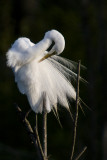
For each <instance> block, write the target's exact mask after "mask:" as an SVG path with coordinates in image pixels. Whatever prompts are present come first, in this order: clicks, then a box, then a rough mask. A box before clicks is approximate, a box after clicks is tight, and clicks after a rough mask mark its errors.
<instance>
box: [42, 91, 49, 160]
mask: <svg viewBox="0 0 107 160" xmlns="http://www.w3.org/2000/svg"><path fill="white" fill-rule="evenodd" d="M43 152H44V156H45V160H48V158H47V111H46V93H43Z"/></svg>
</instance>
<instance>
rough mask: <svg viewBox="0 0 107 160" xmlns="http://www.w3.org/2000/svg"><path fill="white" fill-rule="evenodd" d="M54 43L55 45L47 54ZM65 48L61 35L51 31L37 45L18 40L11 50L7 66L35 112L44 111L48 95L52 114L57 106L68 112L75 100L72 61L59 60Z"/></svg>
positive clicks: (48, 109) (47, 102) (47, 104)
mask: <svg viewBox="0 0 107 160" xmlns="http://www.w3.org/2000/svg"><path fill="white" fill-rule="evenodd" d="M52 42H54V43H55V44H54V45H53V47H52V48H51V49H50V51H47V49H49V47H50V46H51V44H52ZM64 48H65V40H64V37H63V35H62V34H61V33H59V32H58V31H56V30H51V31H48V32H46V33H45V36H44V38H43V39H42V40H41V41H40V42H39V43H37V44H34V43H32V42H31V41H30V40H29V39H28V38H24V37H22V38H18V39H17V40H16V41H15V42H14V44H13V45H12V47H11V48H10V49H9V50H8V52H7V54H6V56H7V66H8V67H11V68H12V69H13V71H14V75H15V82H16V83H17V85H18V88H19V91H20V92H21V93H22V94H25V95H26V96H27V98H28V101H29V104H30V106H31V108H32V110H33V111H34V112H36V113H42V111H43V93H46V110H47V112H50V111H51V109H52V108H53V107H55V106H56V104H57V103H60V104H61V105H62V106H64V107H66V108H67V109H69V103H68V97H70V98H72V99H74V100H75V99H76V92H75V89H74V87H73V85H72V84H71V83H70V81H71V79H72V78H73V77H74V76H75V73H74V72H73V71H72V68H73V67H74V65H73V64H72V61H70V60H67V59H65V58H62V57H60V56H58V55H59V54H60V53H61V52H63V50H64Z"/></svg>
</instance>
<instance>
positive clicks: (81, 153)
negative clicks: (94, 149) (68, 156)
mask: <svg viewBox="0 0 107 160" xmlns="http://www.w3.org/2000/svg"><path fill="white" fill-rule="evenodd" d="M86 149H87V147H86V146H85V147H84V148H83V150H82V151H81V152H80V154H79V155H78V156H77V157H76V159H75V160H78V159H79V158H80V157H81V156H82V155H83V153H84V152H85V151H86Z"/></svg>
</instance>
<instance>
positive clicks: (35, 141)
mask: <svg viewBox="0 0 107 160" xmlns="http://www.w3.org/2000/svg"><path fill="white" fill-rule="evenodd" d="M15 107H16V111H17V113H18V115H19V117H20V119H21V121H22V123H23V125H24V127H25V129H26V131H27V133H28V135H29V136H30V139H31V141H32V143H33V144H34V146H35V148H36V150H37V153H38V157H39V158H40V159H41V160H45V159H44V156H43V154H42V152H41V149H40V146H39V144H38V137H39V136H38V135H37V134H35V133H34V131H33V129H32V127H31V125H30V123H29V121H28V120H27V116H26V115H27V114H24V113H23V112H22V110H21V108H20V107H19V106H18V105H17V104H15ZM36 130H37V129H36ZM37 133H38V132H37Z"/></svg>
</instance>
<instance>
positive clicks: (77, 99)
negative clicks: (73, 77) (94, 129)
mask: <svg viewBox="0 0 107 160" xmlns="http://www.w3.org/2000/svg"><path fill="white" fill-rule="evenodd" d="M80 64H81V61H79V62H78V73H77V90H76V115H75V121H74V134H73V135H74V136H73V146H72V153H71V158H70V160H72V159H73V156H74V149H75V143H76V133H77V122H78V106H79V77H80Z"/></svg>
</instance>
